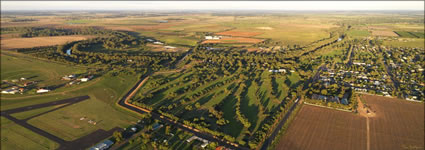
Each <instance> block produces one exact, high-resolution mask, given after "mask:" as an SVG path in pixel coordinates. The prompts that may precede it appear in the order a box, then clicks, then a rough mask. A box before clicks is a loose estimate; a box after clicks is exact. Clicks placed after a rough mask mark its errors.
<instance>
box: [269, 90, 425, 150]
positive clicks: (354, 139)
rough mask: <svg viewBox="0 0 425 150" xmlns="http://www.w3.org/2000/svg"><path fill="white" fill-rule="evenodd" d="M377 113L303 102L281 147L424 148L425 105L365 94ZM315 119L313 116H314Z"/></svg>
mask: <svg viewBox="0 0 425 150" xmlns="http://www.w3.org/2000/svg"><path fill="white" fill-rule="evenodd" d="M361 99H364V100H365V102H366V104H367V105H368V106H369V108H370V109H371V110H372V111H373V112H374V114H375V115H374V116H371V117H369V118H368V119H369V122H370V123H369V128H370V130H369V132H370V137H369V138H368V137H367V132H368V130H367V128H366V127H367V118H366V117H364V116H361V115H358V114H354V113H349V112H343V111H338V110H332V109H328V108H321V107H317V106H311V105H304V106H303V107H302V108H301V110H300V111H299V113H298V114H297V116H296V118H295V119H294V121H293V122H292V123H291V125H290V126H289V128H288V130H287V131H286V133H285V134H284V136H283V137H282V138H281V139H280V142H279V145H278V146H277V147H278V149H282V150H283V149H366V146H367V140H366V139H370V149H423V148H424V132H423V131H424V104H423V103H417V102H409V101H405V100H401V99H394V98H387V97H382V96H370V95H362V96H361ZM312 118H314V119H312ZM306 143H309V144H308V145H307V144H306Z"/></svg>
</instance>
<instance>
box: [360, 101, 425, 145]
mask: <svg viewBox="0 0 425 150" xmlns="http://www.w3.org/2000/svg"><path fill="white" fill-rule="evenodd" d="M361 98H362V99H364V100H365V101H366V104H367V105H369V106H370V108H371V109H372V111H374V113H375V114H376V116H375V117H370V143H371V144H370V149H376V150H384V149H423V148H424V140H425V139H424V132H423V131H424V130H425V129H424V104H423V103H417V102H409V101H406V100H400V99H394V98H387V97H381V96H370V95H363V96H362V97H361Z"/></svg>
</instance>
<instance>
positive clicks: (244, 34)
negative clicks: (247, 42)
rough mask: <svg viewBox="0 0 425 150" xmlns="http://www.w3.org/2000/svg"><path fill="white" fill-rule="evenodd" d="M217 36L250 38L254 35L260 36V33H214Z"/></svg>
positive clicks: (232, 31)
mask: <svg viewBox="0 0 425 150" xmlns="http://www.w3.org/2000/svg"><path fill="white" fill-rule="evenodd" d="M216 34H217V35H226V36H239V37H252V36H256V35H260V34H261V32H244V31H234V30H231V31H224V32H219V33H216Z"/></svg>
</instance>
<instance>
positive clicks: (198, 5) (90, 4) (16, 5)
mask: <svg viewBox="0 0 425 150" xmlns="http://www.w3.org/2000/svg"><path fill="white" fill-rule="evenodd" d="M194 9H200V10H207V9H208V10H214V9H220V10H424V1H266V2H259V1H203V2H201V1H171V2H170V1H1V10H2V11H7V10H194Z"/></svg>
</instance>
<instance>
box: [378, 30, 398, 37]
mask: <svg viewBox="0 0 425 150" xmlns="http://www.w3.org/2000/svg"><path fill="white" fill-rule="evenodd" d="M372 35H373V36H398V35H397V34H396V33H394V32H393V31H385V30H382V31H381V30H372Z"/></svg>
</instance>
